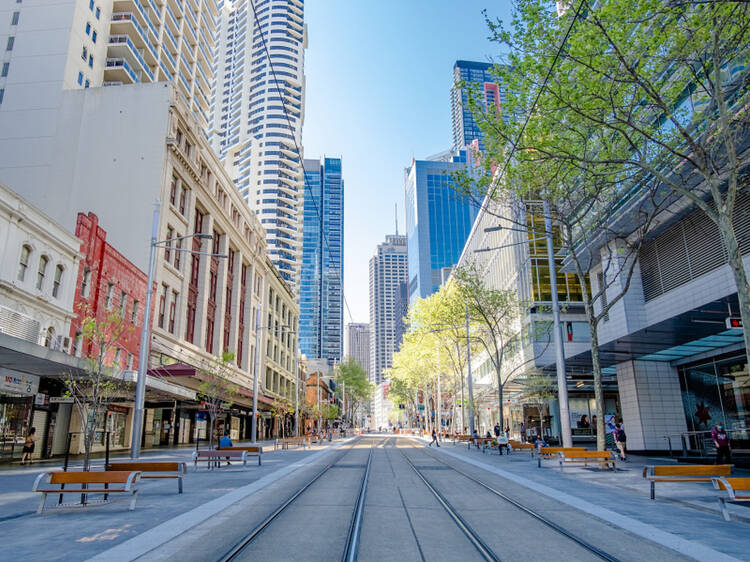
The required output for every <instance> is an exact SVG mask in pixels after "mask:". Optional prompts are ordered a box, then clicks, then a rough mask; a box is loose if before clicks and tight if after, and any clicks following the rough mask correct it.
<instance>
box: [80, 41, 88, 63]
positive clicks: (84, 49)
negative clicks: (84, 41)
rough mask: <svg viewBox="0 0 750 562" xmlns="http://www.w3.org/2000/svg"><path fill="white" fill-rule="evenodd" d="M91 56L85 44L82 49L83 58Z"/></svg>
mask: <svg viewBox="0 0 750 562" xmlns="http://www.w3.org/2000/svg"><path fill="white" fill-rule="evenodd" d="M88 57H89V50H88V49H87V48H86V46H85V45H84V47H83V49H82V50H81V59H82V60H84V61H85V60H86V59H87V58H88Z"/></svg>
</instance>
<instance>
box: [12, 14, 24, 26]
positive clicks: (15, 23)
mask: <svg viewBox="0 0 750 562" xmlns="http://www.w3.org/2000/svg"><path fill="white" fill-rule="evenodd" d="M20 15H21V12H13V15H12V16H11V17H10V25H18V18H19V17H20Z"/></svg>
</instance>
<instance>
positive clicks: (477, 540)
mask: <svg viewBox="0 0 750 562" xmlns="http://www.w3.org/2000/svg"><path fill="white" fill-rule="evenodd" d="M420 444H421V443H420ZM400 452H401V454H402V455H403V456H404V458H405V459H406V461H407V463H408V464H409V465H410V467H411V468H412V469H413V470H414V472H416V473H417V475H418V476H419V478H420V479H421V480H422V481H423V482H424V483H425V485H426V486H427V487H428V489H430V491H431V492H432V493H433V495H435V496H436V498H437V499H438V501H439V503H440V504H441V505H442V507H443V508H444V509H445V510H446V511H448V513H449V515H451V517H452V518H453V519H454V521H456V523H457V525H458V526H459V527H460V528H461V530H462V531H463V532H464V534H466V536H467V537H468V538H469V540H470V542H471V543H472V544H473V545H474V546H475V547H476V548H477V550H478V551H479V553H480V555H481V556H482V557H483V558H484V559H485V560H500V558H499V557H498V556H497V555H496V554H495V553H494V552H492V550H491V549H490V548H489V547H488V546H487V545H486V544H485V543H484V541H482V539H481V537H479V535H477V534H476V532H474V531H473V530H472V529H471V527H469V525H468V523H466V522H465V521H464V520H463V518H461V516H460V514H458V512H457V511H456V510H455V508H453V506H451V505H450V503H448V501H447V500H446V499H445V498H444V497H443V496H442V494H441V493H440V492H439V491H438V490H437V488H436V487H435V486H434V484H433V483H431V482H430V481H429V479H428V478H427V477H426V476H425V475H424V473H423V471H421V470H420V469H419V468H418V467H417V466H416V465H415V464H414V463H413V462H412V460H411V459H410V458H409V456H408V455H407V454H406V453H405V452H404V451H403V450H400ZM421 452H422V453H424V455H425V456H427V457H429V458H431V459H432V460H434V461H436V462H438V463H440V464H441V465H442V466H445V467H447V468H449V469H451V470H452V471H453V472H455V473H457V474H459V475H461V476H462V477H464V478H466V479H467V480H470V481H471V482H473V483H475V484H477V485H478V486H481V487H482V488H483V489H484V490H486V491H488V492H490V493H491V494H493V495H494V496H496V497H498V498H500V499H502V500H503V501H504V502H506V503H508V504H510V505H512V506H514V507H515V508H517V509H519V510H520V511H522V512H523V513H525V514H526V515H528V516H530V517H532V518H533V519H535V520H536V521H538V522H540V523H542V524H544V525H545V526H547V527H549V528H550V529H552V530H554V531H555V532H556V533H558V534H559V535H561V536H564V537H566V538H567V539H569V540H571V541H573V542H574V543H576V544H577V545H578V546H580V547H582V548H583V549H585V550H586V551H588V552H589V553H591V554H593V555H594V556H596V557H597V558H600V559H601V560H607V561H608V562H620V561H619V559H618V558H616V557H615V556H612V555H611V554H609V553H607V552H605V551H604V550H602V549H600V548H598V547H597V546H595V545H593V544H591V543H589V542H588V541H586V540H585V539H583V538H581V537H579V536H578V535H576V534H575V533H572V532H571V531H568V530H567V529H565V528H564V527H562V526H560V525H558V524H557V523H555V522H554V521H552V520H550V519H549V518H547V517H545V516H544V515H542V514H540V513H538V512H537V511H535V510H533V509H531V508H530V507H528V506H526V505H524V504H522V503H521V502H519V501H517V500H515V499H513V498H511V497H509V496H508V495H507V494H504V493H503V492H501V491H499V490H497V489H495V488H493V487H492V486H490V485H488V484H486V483H484V482H482V481H481V480H480V479H478V478H475V477H474V476H471V475H470V474H467V473H466V472H465V471H463V470H461V469H460V468H457V467H455V466H454V465H452V464H450V463H447V462H445V461H443V460H442V459H440V458H438V457H436V456H435V455H433V454H430V453H427V452H426V451H425V450H424V449H421Z"/></svg>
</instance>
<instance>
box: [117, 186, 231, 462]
mask: <svg viewBox="0 0 750 562" xmlns="http://www.w3.org/2000/svg"><path fill="white" fill-rule="evenodd" d="M160 208H161V202H160V201H158V200H157V201H155V202H154V214H153V221H152V223H151V243H150V245H149V255H148V279H147V281H146V309H145V311H144V313H143V329H142V330H141V343H140V348H139V351H138V353H139V356H138V379H137V381H136V386H135V412H134V416H133V430H132V432H131V436H130V458H132V459H137V458H138V457H139V456H140V454H141V438H142V433H143V414H144V408H145V404H146V376H147V375H146V373H147V371H148V357H149V354H150V353H151V350H150V347H151V345H150V344H151V300H152V298H153V294H154V287H153V285H154V261H155V255H156V248H169V249H170V250H174V251H175V252H185V253H188V254H196V255H203V256H212V257H216V258H226V257H228V256H226V255H225V254H213V253H210V252H197V251H194V250H189V249H187V248H176V247H173V246H172V243H173V242H176V241H178V240H184V239H186V238H197V239H198V240H213V236H212V235H210V234H206V233H202V232H196V233H194V234H188V235H187V236H179V237H177V238H169V239H167V240H157V239H156V238H157V235H158V234H159V209H160Z"/></svg>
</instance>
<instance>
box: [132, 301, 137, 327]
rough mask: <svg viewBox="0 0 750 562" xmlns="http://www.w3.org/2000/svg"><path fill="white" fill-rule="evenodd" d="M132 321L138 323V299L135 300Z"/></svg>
mask: <svg viewBox="0 0 750 562" xmlns="http://www.w3.org/2000/svg"><path fill="white" fill-rule="evenodd" d="M130 321H131V322H132V323H133V324H138V301H137V300H133V308H132V310H131V311H130Z"/></svg>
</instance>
